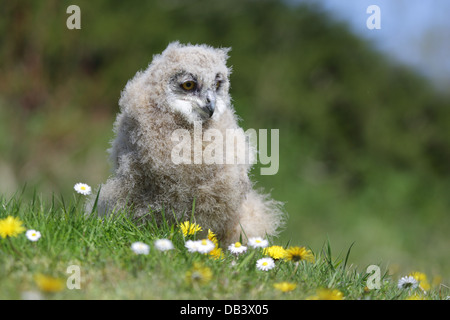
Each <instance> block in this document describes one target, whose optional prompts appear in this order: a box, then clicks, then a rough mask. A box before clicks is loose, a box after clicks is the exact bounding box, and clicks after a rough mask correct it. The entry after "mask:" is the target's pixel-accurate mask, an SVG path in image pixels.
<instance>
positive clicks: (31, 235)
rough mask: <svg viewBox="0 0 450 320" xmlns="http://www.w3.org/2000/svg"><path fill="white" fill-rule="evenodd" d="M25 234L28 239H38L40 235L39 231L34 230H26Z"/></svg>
mask: <svg viewBox="0 0 450 320" xmlns="http://www.w3.org/2000/svg"><path fill="white" fill-rule="evenodd" d="M25 235H26V236H27V238H28V240H30V241H33V242H34V241H38V240H39V238H40V237H41V233H40V232H39V231H36V230H28V231H27V232H26V233H25Z"/></svg>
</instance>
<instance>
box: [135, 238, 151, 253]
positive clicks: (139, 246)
mask: <svg viewBox="0 0 450 320" xmlns="http://www.w3.org/2000/svg"><path fill="white" fill-rule="evenodd" d="M131 250H133V251H134V253H136V254H148V253H149V251H150V247H149V245H147V244H145V243H143V242H139V241H138V242H134V243H133V244H132V245H131Z"/></svg>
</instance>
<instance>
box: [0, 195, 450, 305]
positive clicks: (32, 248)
mask: <svg viewBox="0 0 450 320" xmlns="http://www.w3.org/2000/svg"><path fill="white" fill-rule="evenodd" d="M83 200H84V199H83V198H81V197H80V196H77V197H74V199H73V201H72V203H66V202H64V201H60V200H55V201H54V202H53V203H52V204H50V205H44V204H42V203H41V201H39V199H35V200H33V201H32V202H31V203H23V202H22V201H21V200H19V199H17V198H13V199H11V200H9V201H6V200H5V199H3V200H2V201H1V205H0V218H4V217H6V216H7V215H12V216H15V217H19V218H20V219H21V220H22V221H23V222H24V225H25V227H26V228H29V229H31V228H32V229H36V230H39V231H40V232H41V234H42V237H41V239H39V240H38V241H37V242H30V241H28V240H27V239H26V237H25V235H24V234H21V235H19V236H18V237H16V238H11V239H1V240H0V247H1V251H0V286H1V288H2V290H1V292H0V298H1V299H20V298H21V297H23V293H24V292H39V288H38V287H37V285H36V283H35V281H34V277H35V276H36V275H37V274H45V275H49V276H53V277H57V278H60V279H62V280H63V281H64V283H65V281H66V279H67V277H68V276H69V275H70V274H68V273H67V272H66V271H67V267H68V266H70V265H78V266H80V271H81V289H80V290H77V289H74V290H69V289H63V290H62V291H59V292H56V293H52V294H49V293H45V292H43V293H42V295H41V296H42V297H43V298H50V299H305V298H308V297H311V296H313V295H315V294H316V290H317V289H319V288H332V289H338V290H340V291H341V292H342V293H343V295H344V297H345V299H404V298H408V297H409V296H410V295H411V294H414V293H417V294H420V290H419V289H416V290H414V291H411V292H410V291H405V290H399V289H398V288H397V286H396V279H392V278H390V277H389V276H387V275H384V276H383V279H382V288H381V289H380V290H372V291H365V290H364V287H365V286H366V281H367V277H368V274H366V273H365V272H358V271H356V270H355V268H354V267H353V266H351V255H350V256H349V255H348V253H349V251H348V252H347V253H346V254H345V255H341V256H340V257H335V256H332V252H331V247H330V245H329V244H327V245H325V246H324V247H323V250H321V251H320V252H315V256H316V262H315V263H308V262H300V263H299V264H298V265H296V264H294V263H292V262H288V261H278V262H277V263H276V264H277V266H276V268H275V269H272V270H270V271H267V272H263V271H259V270H257V269H256V267H255V263H256V260H257V259H258V258H261V257H263V254H262V252H261V250H259V251H258V250H248V251H247V252H246V253H245V254H243V255H242V256H239V257H238V258H235V257H233V256H232V255H231V254H229V253H228V252H226V253H225V257H224V261H218V260H213V259H211V258H209V257H208V256H205V255H201V254H198V253H189V252H187V250H186V249H185V248H184V241H185V239H184V238H183V236H182V234H181V233H180V232H179V230H178V228H177V227H176V226H173V225H169V224H165V225H163V226H160V227H156V226H155V225H154V224H152V223H148V224H146V225H144V226H141V227H140V228H137V227H136V225H135V224H134V223H133V222H131V221H130V220H129V219H127V218H126V217H125V216H124V215H120V216H118V217H116V218H115V219H105V220H103V221H102V220H100V219H98V218H96V217H89V218H86V217H85V216H84V215H83V214H82V213H81V210H80V207H82V203H83ZM158 238H169V239H171V240H172V241H173V243H174V245H175V249H174V250H172V251H169V252H165V253H163V252H159V251H157V250H156V249H155V248H154V247H153V246H152V248H151V250H150V254H149V255H146V256H144V255H136V254H135V253H134V252H132V250H131V249H130V245H131V243H133V242H135V241H143V242H145V243H148V244H150V245H151V244H152V243H153V241H154V240H155V239H158ZM276 244H279V243H276ZM290 245H298V244H295V243H291V244H290ZM302 245H303V244H302ZM195 263H200V264H202V265H203V266H206V267H209V268H210V269H211V271H212V279H211V281H209V282H208V283H206V284H192V283H190V282H187V281H186V272H188V271H189V270H190V269H191V268H192V267H193V265H194V264H195ZM382 272H384V271H382ZM281 281H288V282H291V283H295V284H296V285H297V288H296V289H295V290H294V291H291V292H288V293H282V292H280V291H277V290H275V289H274V287H273V284H274V283H277V282H281ZM447 295H448V290H447V291H446V289H445V288H444V291H442V292H439V291H438V287H433V289H432V290H431V291H430V292H429V293H428V294H427V295H426V296H425V297H426V298H430V299H440V298H442V297H446V296H447Z"/></svg>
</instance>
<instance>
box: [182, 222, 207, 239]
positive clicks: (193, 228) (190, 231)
mask: <svg viewBox="0 0 450 320" xmlns="http://www.w3.org/2000/svg"><path fill="white" fill-rule="evenodd" d="M180 229H181V232H183V235H184V236H185V237H186V236H188V235H189V236H191V235H194V234H196V233H197V232H199V231H202V227H200V226H199V225H198V224H196V223H191V222H190V221H185V222H183V223H182V224H180Z"/></svg>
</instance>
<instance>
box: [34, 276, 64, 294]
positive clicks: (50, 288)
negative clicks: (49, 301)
mask: <svg viewBox="0 0 450 320" xmlns="http://www.w3.org/2000/svg"><path fill="white" fill-rule="evenodd" d="M34 281H35V282H36V284H37V286H38V288H39V290H41V291H44V292H49V293H53V292H58V291H61V290H63V289H64V280H62V279H59V278H54V277H49V276H46V275H43V274H38V275H36V276H35V277H34Z"/></svg>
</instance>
